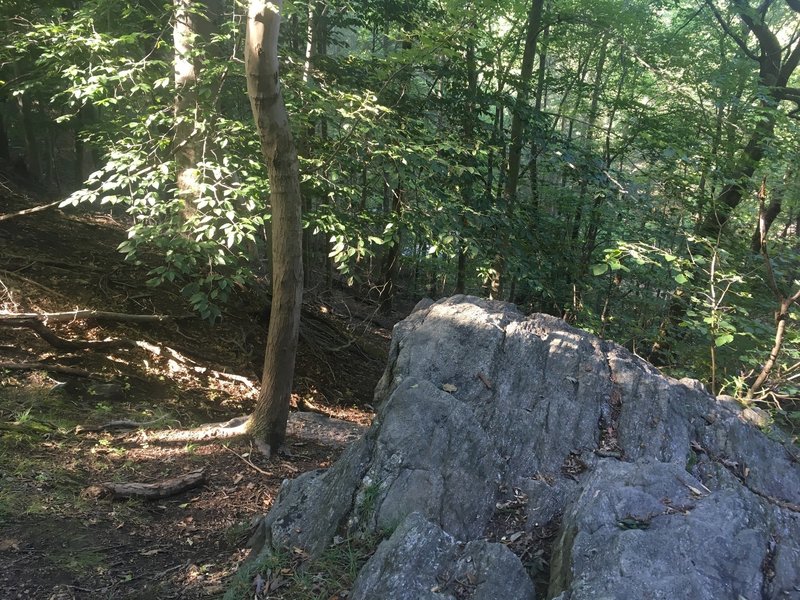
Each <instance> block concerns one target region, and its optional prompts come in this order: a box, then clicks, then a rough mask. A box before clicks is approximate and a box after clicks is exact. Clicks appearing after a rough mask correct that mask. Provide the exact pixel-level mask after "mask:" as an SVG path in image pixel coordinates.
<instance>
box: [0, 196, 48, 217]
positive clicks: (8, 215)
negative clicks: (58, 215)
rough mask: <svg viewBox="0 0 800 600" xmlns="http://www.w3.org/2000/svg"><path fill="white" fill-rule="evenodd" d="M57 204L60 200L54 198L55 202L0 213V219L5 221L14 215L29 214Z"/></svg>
mask: <svg viewBox="0 0 800 600" xmlns="http://www.w3.org/2000/svg"><path fill="white" fill-rule="evenodd" d="M59 204H61V200H56V201H55V202H50V203H49V204H42V205H41V206H34V207H33V208H26V209H25V210H19V211H17V212H14V213H6V214H4V215H0V221H7V220H8V219H13V218H14V217H22V216H24V215H31V214H33V213H37V212H41V211H43V210H47V209H48V208H53V207H54V206H58V205H59Z"/></svg>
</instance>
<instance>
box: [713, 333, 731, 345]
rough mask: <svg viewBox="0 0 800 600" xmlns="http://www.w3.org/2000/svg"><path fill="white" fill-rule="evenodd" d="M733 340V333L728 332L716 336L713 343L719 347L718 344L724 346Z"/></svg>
mask: <svg viewBox="0 0 800 600" xmlns="http://www.w3.org/2000/svg"><path fill="white" fill-rule="evenodd" d="M732 341H733V334H730V333H723V334H722V335H720V336H717V339H715V340H714V345H715V346H716V347H717V348H719V347H720V346H724V345H725V344H728V343H730V342H732Z"/></svg>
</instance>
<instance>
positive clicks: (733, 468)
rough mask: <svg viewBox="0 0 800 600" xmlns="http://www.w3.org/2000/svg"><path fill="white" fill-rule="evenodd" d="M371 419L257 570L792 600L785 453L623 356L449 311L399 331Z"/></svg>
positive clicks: (276, 524)
mask: <svg viewBox="0 0 800 600" xmlns="http://www.w3.org/2000/svg"><path fill="white" fill-rule="evenodd" d="M375 401H376V406H378V413H377V415H376V418H375V421H374V423H373V425H372V426H371V427H370V429H369V430H368V431H367V432H366V434H365V435H364V436H363V437H361V438H360V439H359V440H358V441H356V442H354V443H353V444H352V445H351V446H350V447H349V448H348V449H347V450H346V451H345V452H344V453H343V455H342V456H341V458H340V459H339V460H338V461H337V462H336V463H335V464H334V465H333V466H332V467H331V468H330V469H328V470H327V471H316V472H312V473H306V474H304V475H302V476H300V477H298V478H297V479H295V480H293V481H291V482H288V483H287V484H286V485H285V486H284V487H283V489H282V491H281V493H280V495H279V497H278V499H277V501H276V503H275V506H274V507H273V509H272V510H271V511H270V512H269V514H268V515H266V516H265V517H264V518H263V520H262V522H261V524H260V527H259V533H258V534H257V537H256V539H255V540H254V544H255V549H256V552H259V551H260V552H268V551H269V550H270V549H271V548H276V547H280V546H298V547H302V548H305V549H306V550H307V551H309V552H310V553H312V554H315V553H320V552H321V551H322V550H323V549H324V548H326V547H327V546H328V545H329V544H330V543H331V540H332V539H333V538H334V536H335V535H343V534H348V535H361V534H370V535H373V534H377V535H380V536H382V537H383V538H384V541H383V542H382V543H381V544H380V545H379V546H378V548H377V551H376V552H375V554H374V555H373V556H372V558H371V559H370V560H369V561H368V562H367V564H366V565H365V566H364V567H363V568H362V570H361V572H360V574H359V576H358V579H357V581H356V583H355V586H354V589H353V592H352V595H351V597H352V598H358V599H361V600H366V599H371V600H385V599H398V600H402V599H404V598H408V599H417V598H431V599H434V598H436V599H451V598H459V599H461V598H473V599H490V598H497V599H500V598H503V599H506V598H521V599H522V598H533V597H534V595H535V594H534V587H537V588H538V589H539V592H540V595H545V596H546V597H548V598H558V600H579V599H587V600H588V599H593V600H597V599H602V598H618V599H627V598H630V599H640V598H686V599H705V598H708V599H715V600H717V599H724V598H731V599H732V600H740V599H741V598H744V599H746V600H755V599H756V598H759V599H761V598H769V599H773V598H774V599H776V600H777V599H786V598H795V599H798V598H800V505H799V504H800V463H799V461H798V452H797V449H796V448H794V447H792V446H791V445H789V444H785V443H783V442H782V441H781V440H780V439H778V438H777V435H776V434H774V433H773V434H771V435H765V434H764V433H762V431H761V430H759V429H758V428H757V427H756V426H754V425H753V423H752V422H751V421H752V420H753V419H752V414H750V413H752V411H749V412H748V411H742V410H741V409H740V408H739V407H738V406H737V405H736V403H735V402H734V401H733V400H732V399H730V398H724V397H722V398H714V397H712V396H711V395H709V394H708V393H706V392H705V390H704V389H703V388H702V386H701V385H700V384H698V383H697V382H694V381H691V380H681V381H676V380H673V379H670V378H668V377H664V376H662V375H661V374H659V373H658V371H656V370H655V369H654V368H653V367H652V366H650V365H649V364H647V363H646V362H644V361H643V360H641V359H639V358H637V357H635V356H634V355H632V354H631V353H629V352H628V351H626V350H625V349H624V348H621V347H620V346H617V345H615V344H613V343H609V342H605V341H602V340H600V339H598V338H596V337H594V336H592V335H589V334H587V333H585V332H582V331H580V330H577V329H574V328H572V327H570V326H568V325H567V324H565V323H564V322H563V321H561V320H559V319H556V318H553V317H550V316H546V315H533V316H529V317H526V316H524V315H522V314H520V313H519V312H518V311H517V310H516V309H515V308H514V307H513V306H511V305H508V304H504V303H499V302H492V301H485V300H480V299H477V298H472V297H467V296H456V297H453V298H449V299H446V300H442V301H440V302H437V303H435V304H426V305H424V306H422V307H420V308H418V310H416V311H415V312H413V313H412V314H411V315H410V316H409V317H408V318H407V319H406V320H405V321H403V322H401V323H399V324H398V325H397V326H396V327H395V330H394V334H393V338H392V346H391V350H390V357H389V364H388V366H387V368H386V371H385V373H384V375H383V378H382V379H381V381H380V383H379V384H378V386H377V389H376V393H375ZM512 551H513V552H512Z"/></svg>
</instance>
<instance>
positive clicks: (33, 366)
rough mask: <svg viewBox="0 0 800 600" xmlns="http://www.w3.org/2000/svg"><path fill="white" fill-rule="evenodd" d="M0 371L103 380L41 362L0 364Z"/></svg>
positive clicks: (85, 372)
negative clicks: (61, 374)
mask: <svg viewBox="0 0 800 600" xmlns="http://www.w3.org/2000/svg"><path fill="white" fill-rule="evenodd" d="M0 369H9V370H15V371H47V372H48V373H63V374H65V375H75V376H76V377H86V378H88V379H103V378H102V377H101V376H99V375H97V374H95V373H90V372H89V371H84V370H83V369H76V368H74V367H65V366H62V365H50V364H47V363H43V362H20V363H15V362H0Z"/></svg>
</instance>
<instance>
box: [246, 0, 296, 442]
mask: <svg viewBox="0 0 800 600" xmlns="http://www.w3.org/2000/svg"><path fill="white" fill-rule="evenodd" d="M282 8H283V2H282V0H276V1H275V2H264V1H263V0H252V1H251V2H250V5H249V8H248V14H247V35H246V39H245V55H244V57H245V72H246V74H247V93H248V95H249V97H250V104H251V107H252V110H253V116H254V117H255V121H256V127H257V128H258V134H259V137H260V139H261V151H262V154H263V155H264V160H265V161H266V163H267V170H268V172H269V182H270V203H271V205H272V305H271V309H270V319H269V333H268V336H267V351H266V356H265V358H264V373H263V375H262V378H261V391H260V393H259V396H258V402H257V403H256V408H255V410H254V411H253V415H252V417H251V418H250V421H249V423H248V431H249V432H250V433H251V434H252V435H253V437H254V438H255V441H256V444H257V445H258V447H259V449H260V450H261V451H262V452H264V453H265V454H266V455H268V456H269V454H270V453H271V452H272V451H277V450H278V448H279V447H280V446H281V444H282V443H283V441H284V439H285V437H286V421H287V419H288V416H289V397H290V394H291V391H292V377H293V374H294V364H295V356H296V353H297V338H298V333H299V329H300V308H301V304H302V300H303V254H302V236H303V228H302V219H301V206H302V198H301V196H300V182H299V168H298V160H297V149H296V148H295V143H294V138H293V137H292V131H291V129H290V127H289V116H288V113H287V111H286V105H285V104H284V101H283V95H282V94H281V85H280V78H279V68H278V34H279V32H280V22H281V10H282Z"/></svg>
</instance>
